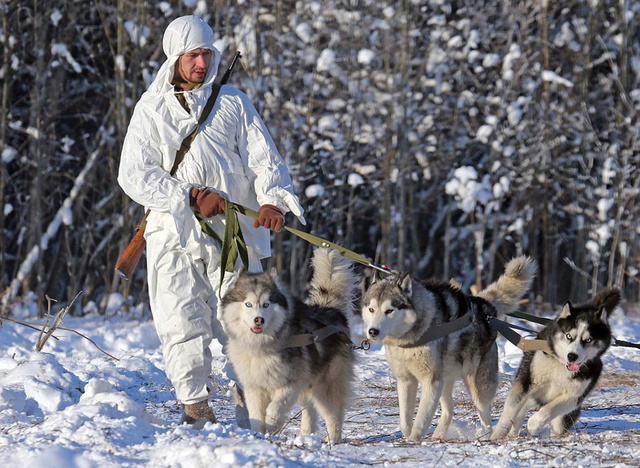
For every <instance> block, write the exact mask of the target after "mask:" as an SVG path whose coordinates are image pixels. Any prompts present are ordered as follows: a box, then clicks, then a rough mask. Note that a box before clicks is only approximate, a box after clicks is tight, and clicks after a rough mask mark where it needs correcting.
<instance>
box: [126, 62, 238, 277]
mask: <svg viewBox="0 0 640 468" xmlns="http://www.w3.org/2000/svg"><path fill="white" fill-rule="evenodd" d="M241 57H242V54H240V52H236V54H235V55H234V56H233V59H232V60H231V64H230V65H229V67H228V68H227V70H226V71H225V72H224V75H222V78H221V79H220V81H219V82H218V83H217V84H215V86H214V87H213V89H212V91H211V97H210V98H209V101H208V102H207V105H206V106H205V109H204V110H203V112H202V115H201V116H200V120H199V121H198V125H196V128H195V130H193V132H191V133H190V134H189V135H188V136H187V137H186V138H185V139H184V141H183V142H182V145H181V147H180V150H179V151H178V153H177V154H176V162H175V163H174V165H173V168H172V170H171V175H173V173H174V172H175V170H176V169H177V168H178V165H179V164H180V161H182V158H184V155H185V154H186V152H187V151H188V150H189V146H190V145H191V142H192V141H193V139H194V138H195V137H196V133H197V132H198V129H199V128H200V126H201V125H202V124H203V123H204V120H205V119H206V118H207V116H208V115H209V112H210V111H211V108H213V104H214V103H215V100H216V98H217V96H218V91H220V87H221V86H222V85H223V84H226V83H227V82H228V81H229V78H230V77H231V73H232V72H233V67H234V66H235V64H236V62H237V61H238V59H239V58H241ZM149 212H150V210H147V212H146V213H145V214H144V217H143V218H142V221H140V222H139V223H138V224H137V225H136V233H135V235H134V236H133V239H132V240H131V242H129V245H127V248H126V249H124V252H122V255H120V258H119V259H118V261H117V262H116V266H115V270H116V272H118V275H120V277H121V278H124V279H125V280H128V279H129V278H131V275H132V274H133V270H135V268H136V266H137V265H138V262H139V261H140V257H142V252H143V251H144V247H145V244H146V242H145V240H144V229H145V227H146V225H147V216H149Z"/></svg>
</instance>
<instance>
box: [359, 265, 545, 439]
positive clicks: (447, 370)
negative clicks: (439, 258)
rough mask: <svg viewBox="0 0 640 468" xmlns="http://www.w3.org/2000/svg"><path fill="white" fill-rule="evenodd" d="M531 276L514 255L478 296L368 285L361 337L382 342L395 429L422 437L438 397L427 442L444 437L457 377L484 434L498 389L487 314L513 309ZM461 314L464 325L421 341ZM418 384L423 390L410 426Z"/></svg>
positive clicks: (404, 283)
mask: <svg viewBox="0 0 640 468" xmlns="http://www.w3.org/2000/svg"><path fill="white" fill-rule="evenodd" d="M535 273H536V264H535V262H534V261H533V260H532V259H531V258H529V257H524V256H522V257H517V258H514V259H513V260H511V261H510V262H509V263H508V264H507V265H506V267H505V272H504V275H502V276H501V277H500V278H498V280H497V281H495V282H494V283H492V284H490V285H489V286H487V287H486V288H485V289H484V290H482V291H481V292H480V293H478V295H477V296H467V295H465V294H463V293H462V292H461V291H460V289H459V288H456V287H454V286H452V285H450V284H449V283H439V282H422V281H418V280H415V279H412V278H411V276H409V275H406V276H398V275H390V276H388V277H387V278H385V279H384V280H382V281H378V282H375V283H373V284H372V285H371V287H370V288H369V290H368V291H367V292H366V294H365V296H364V298H363V301H362V319H363V321H364V325H365V334H366V337H367V338H368V339H369V340H371V341H376V342H380V343H383V344H384V345H385V351H386V354H387V361H388V362H389V366H390V367H391V370H392V371H393V374H394V375H395V377H396V379H397V380H398V401H399V405H400V429H401V430H402V434H403V435H404V436H405V437H406V438H408V439H410V440H419V439H421V438H422V437H423V436H424V434H425V432H426V431H427V430H428V429H429V426H430V425H431V419H432V418H433V414H434V413H435V411H436V408H437V405H438V400H439V401H440V406H441V408H442V416H441V417H440V423H439V424H438V427H437V428H436V430H435V431H434V433H433V438H434V439H442V438H444V437H445V436H446V434H447V430H448V428H449V425H450V424H451V419H452V416H453V396H452V390H453V384H454V382H455V381H456V380H457V379H460V378H462V379H464V382H465V384H466V386H467V389H468V390H469V393H470V394H471V398H472V400H473V403H474V404H475V405H476V407H477V408H478V411H479V413H480V419H481V421H482V429H483V432H484V433H486V434H488V433H489V431H490V430H491V402H492V400H493V397H494V395H495V392H496V388H497V386H498V350H497V347H496V343H495V340H496V331H495V330H494V329H493V327H491V326H490V325H489V321H488V318H487V317H488V316H494V315H498V317H501V316H503V315H504V314H507V313H509V312H511V311H513V310H515V309H516V308H517V304H518V300H520V299H521V298H522V296H523V295H524V294H525V293H526V292H527V291H528V290H529V288H530V287H531V283H532V281H533V278H534V276H535ZM467 313H469V315H467ZM463 317H469V318H470V321H469V322H468V324H467V325H466V326H465V327H464V328H462V329H460V330H458V331H456V332H455V333H451V334H449V335H447V336H444V337H441V338H439V339H436V340H434V341H429V342H425V340H424V337H425V336H427V335H428V334H429V333H430V330H432V327H433V326H437V325H442V324H443V323H445V322H450V321H452V320H455V319H458V318H463ZM418 384H420V385H421V387H422V390H421V394H420V404H419V406H418V413H417V415H416V418H415V422H414V421H413V413H414V410H415V406H416V397H417V392H418Z"/></svg>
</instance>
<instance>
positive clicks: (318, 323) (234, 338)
mask: <svg viewBox="0 0 640 468" xmlns="http://www.w3.org/2000/svg"><path fill="white" fill-rule="evenodd" d="M312 265H313V269H314V273H313V277H312V279H311V284H310V290H309V295H308V300H307V302H303V301H302V300H300V299H298V298H294V297H291V296H290V295H289V293H288V292H287V291H286V290H285V289H284V288H283V287H282V286H281V285H280V284H279V283H278V279H277V276H276V274H275V270H272V271H271V272H269V273H248V272H245V271H242V272H240V273H239V274H238V277H237V279H236V280H235V282H234V283H233V284H232V285H231V286H230V288H229V290H228V291H227V293H226V294H225V296H224V297H223V299H222V301H221V309H220V311H221V321H222V324H223V326H224V328H225V330H226V332H227V333H228V335H229V342H228V345H227V355H228V357H229V360H230V361H231V363H232V365H233V367H234V370H235V372H236V374H237V376H238V380H239V382H240V385H241V386H242V387H243V389H244V394H245V399H246V404H247V410H248V411H249V419H250V421H251V429H252V430H254V431H256V432H263V433H264V432H269V433H272V434H273V433H274V432H276V431H277V430H279V429H280V428H281V427H282V425H283V423H284V422H285V421H286V419H287V417H288V416H289V412H290V410H291V408H292V407H293V405H294V404H296V403H297V404H299V405H300V406H301V407H302V423H301V430H300V432H301V434H310V433H312V432H315V425H316V419H317V418H316V413H320V415H321V416H322V417H323V419H324V421H325V424H326V430H327V432H328V440H330V441H336V442H337V441H340V439H341V433H342V423H343V420H344V412H345V406H346V404H347V401H348V398H349V394H350V388H351V381H352V377H353V359H354V356H353V351H352V349H351V338H350V332H349V322H348V317H349V315H351V314H353V302H354V295H355V292H356V287H357V284H358V278H357V276H356V275H355V273H354V271H353V269H352V265H351V262H350V260H348V259H346V258H344V257H343V256H341V255H340V254H339V253H338V252H337V251H335V250H328V249H322V248H321V249H317V250H316V251H315V252H314V256H313V259H312Z"/></svg>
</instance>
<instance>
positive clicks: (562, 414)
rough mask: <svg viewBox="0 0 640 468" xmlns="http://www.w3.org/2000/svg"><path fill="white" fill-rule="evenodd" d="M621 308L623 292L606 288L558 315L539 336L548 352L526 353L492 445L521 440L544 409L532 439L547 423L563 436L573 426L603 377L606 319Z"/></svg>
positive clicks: (608, 337)
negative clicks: (529, 413)
mask: <svg viewBox="0 0 640 468" xmlns="http://www.w3.org/2000/svg"><path fill="white" fill-rule="evenodd" d="M619 303H620V291H619V290H617V289H606V290H604V291H602V292H600V293H598V294H597V295H596V296H595V297H594V298H593V299H591V300H590V301H589V302H587V303H585V304H581V305H578V306H573V305H572V304H571V302H569V301H567V302H566V303H565V304H564V307H563V308H562V311H561V312H560V315H558V317H557V318H556V319H555V320H554V321H552V322H550V323H548V324H547V325H546V326H545V327H544V328H543V329H542V331H540V333H539V334H538V338H539V339H542V340H546V341H547V344H548V345H549V349H550V351H549V352H546V351H529V352H527V353H525V354H524V356H523V358H522V362H521V363H520V367H519V368H518V372H517V374H516V379H515V382H514V384H513V388H512V389H511V391H510V392H509V396H508V397H507V401H506V402H505V404H504V410H503V412H502V416H501V417H500V420H499V421H498V424H497V425H496V427H495V428H494V430H493V433H492V434H491V439H492V440H495V439H500V438H502V437H505V436H507V435H509V436H510V437H517V436H518V435H519V434H520V429H521V428H522V423H523V421H524V417H525V414H526V413H527V411H528V410H529V409H531V408H532V407H534V406H540V409H539V410H538V411H537V412H536V413H535V414H534V415H532V416H531V417H530V418H529V421H528V422H527V430H528V431H529V434H531V435H536V434H537V433H539V432H540V430H541V429H542V428H543V427H545V426H546V425H547V424H551V434H552V435H560V434H563V433H564V432H566V431H567V430H568V429H570V428H571V427H572V426H573V425H574V424H575V422H576V421H577V420H578V417H579V416H580V411H581V409H582V402H583V400H584V399H585V397H586V396H587V395H588V394H589V392H590V391H591V390H592V389H593V387H594V386H595V385H596V383H597V382H598V378H599V377H600V373H601V372H602V360H601V359H600V357H601V356H602V355H603V354H604V352H605V351H606V350H607V349H608V348H609V344H610V343H611V329H610V327H609V321H608V318H609V315H610V314H611V312H613V310H614V309H615V308H616V307H617V306H618V304H619Z"/></svg>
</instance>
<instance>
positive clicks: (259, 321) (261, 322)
mask: <svg viewBox="0 0 640 468" xmlns="http://www.w3.org/2000/svg"><path fill="white" fill-rule="evenodd" d="M253 323H255V324H256V325H258V326H260V327H261V326H262V325H264V319H263V318H262V317H256V318H254V319H253Z"/></svg>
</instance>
